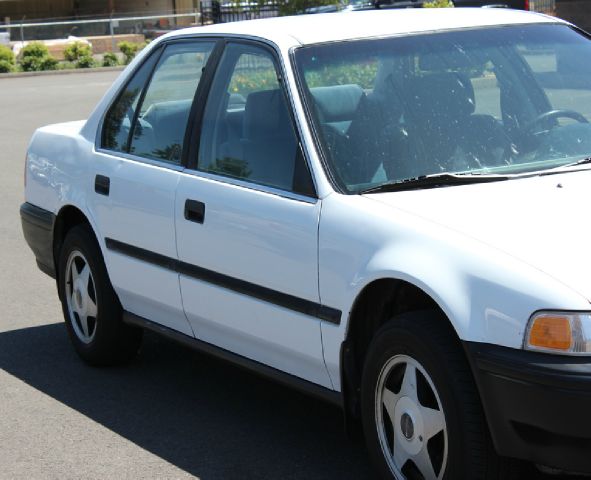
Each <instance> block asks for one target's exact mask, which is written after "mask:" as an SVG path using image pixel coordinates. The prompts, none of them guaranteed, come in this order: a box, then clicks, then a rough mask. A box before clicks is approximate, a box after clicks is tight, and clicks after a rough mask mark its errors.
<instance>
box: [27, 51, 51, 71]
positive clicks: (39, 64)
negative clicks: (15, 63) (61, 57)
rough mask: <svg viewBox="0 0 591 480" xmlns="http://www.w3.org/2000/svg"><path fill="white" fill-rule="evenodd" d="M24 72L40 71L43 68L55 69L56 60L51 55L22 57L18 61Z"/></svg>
mask: <svg viewBox="0 0 591 480" xmlns="http://www.w3.org/2000/svg"><path fill="white" fill-rule="evenodd" d="M20 64H21V67H22V69H23V71H24V72H41V71H43V70H57V64H58V61H57V60H56V59H55V58H53V57H52V56H51V55H47V56H45V57H31V56H28V57H23V58H22V59H21V61H20Z"/></svg>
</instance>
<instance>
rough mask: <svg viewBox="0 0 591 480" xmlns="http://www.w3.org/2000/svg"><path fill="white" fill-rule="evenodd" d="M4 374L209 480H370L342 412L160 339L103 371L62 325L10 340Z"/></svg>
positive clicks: (0, 336) (1, 344)
mask: <svg viewBox="0 0 591 480" xmlns="http://www.w3.org/2000/svg"><path fill="white" fill-rule="evenodd" d="M0 368H1V369H4V370H6V371H7V372H8V373H10V374H11V375H13V376H15V377H17V378H19V379H20V380H22V381H24V382H26V383H27V384H29V385H30V386H32V387H34V388H36V389H37V390H40V391H41V392H43V393H45V394H47V395H50V396H51V397H53V398H54V399H56V400H58V401H60V402H62V403H63V404H65V405H67V406H68V407H71V408H73V409H75V410H77V411H78V412H80V413H82V414H83V415H85V416H87V417H89V418H91V419H92V420H94V421H96V422H98V423H100V424H101V425H103V426H105V427H106V428H108V429H110V430H112V431H113V432H115V433H117V434H119V435H121V436H123V437H124V438H126V439H128V440H130V441H131V442H133V443H135V444H136V445H138V446H139V447H141V448H143V449H145V450H148V451H149V452H151V453H153V454H155V455H157V456H159V457H161V458H162V459H164V460H166V461H167V462H170V463H171V464H173V465H175V466H177V467H179V468H181V469H183V470H185V471H186V472H188V473H190V474H192V475H195V476H198V477H200V478H201V479H204V480H212V479H224V480H229V479H234V478H236V479H238V478H240V479H254V478H256V479H278V478H281V479H299V478H306V479H342V480H346V479H367V478H372V475H371V471H370V468H369V466H368V461H367V456H366V452H365V449H364V447H363V444H362V442H361V441H352V440H349V439H348V438H347V436H346V435H345V433H344V429H343V419H342V415H341V413H340V411H339V409H338V408H336V407H333V406H331V405H329V404H326V403H324V402H322V401H320V400H316V399H314V398H311V397H308V396H305V395H303V394H300V393H298V392H295V391H293V390H291V389H288V388H286V387H283V386H281V385H277V384H275V383H272V382H271V381H267V380H265V379H263V378H260V377H258V376H256V375H254V374H251V373H249V372H246V371H244V370H241V369H239V368H236V367H234V366H231V365H229V364H226V363H224V362H222V361H219V360H216V359H213V358H211V357H208V356H206V355H202V354H199V353H197V352H194V351H192V350H190V349H187V348H184V347H181V346H179V345H176V344H174V343H172V342H170V341H168V340H166V339H164V338H160V337H158V336H156V335H155V334H150V333H147V334H146V336H145V339H144V344H143V346H142V350H141V352H140V355H139V356H138V357H137V359H136V360H134V361H133V362H132V363H131V364H130V365H128V366H125V367H118V368H105V369H99V368H92V367H89V366H87V365H85V364H84V363H82V361H80V360H79V359H78V357H77V356H76V355H75V353H74V351H73V349H72V348H71V346H70V344H69V341H68V338H67V334H66V330H65V326H64V325H63V324H52V325H46V326H40V327H31V328H25V329H21V330H14V331H9V332H4V333H0Z"/></svg>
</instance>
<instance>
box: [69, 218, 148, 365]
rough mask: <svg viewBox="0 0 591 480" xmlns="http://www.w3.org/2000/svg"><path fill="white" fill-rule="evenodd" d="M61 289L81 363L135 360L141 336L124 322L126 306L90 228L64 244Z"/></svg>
mask: <svg viewBox="0 0 591 480" xmlns="http://www.w3.org/2000/svg"><path fill="white" fill-rule="evenodd" d="M58 289H59V293H60V299H61V301H62V310H63V313H64V319H65V320H66V326H67V328H68V333H69V335H70V339H71V341H72V343H73V345H74V348H75V349H76V351H77V352H78V354H79V355H80V357H82V359H84V360H85V361H86V362H87V363H89V364H91V365H113V364H117V363H123V362H126V361H128V360H130V359H131V358H133V357H134V356H135V354H136V353H137V351H138V349H139V346H140V343H141V339H142V331H141V330H140V329H138V328H135V327H130V326H129V325H126V324H125V323H123V320H122V314H123V310H122V308H121V304H120V303H119V299H118V298H117V294H116V293H115V291H114V289H113V286H112V285H111V282H110V280H109V275H108V274H107V269H106V267H105V264H104V261H103V257H102V254H101V250H100V248H99V246H98V244H97V241H96V238H95V237H94V234H93V233H92V230H91V229H90V228H89V227H88V226H85V225H79V226H75V227H73V228H72V229H71V230H70V231H69V232H68V233H67V235H66V237H65V239H64V242H63V244H62V246H61V250H60V255H59V262H58Z"/></svg>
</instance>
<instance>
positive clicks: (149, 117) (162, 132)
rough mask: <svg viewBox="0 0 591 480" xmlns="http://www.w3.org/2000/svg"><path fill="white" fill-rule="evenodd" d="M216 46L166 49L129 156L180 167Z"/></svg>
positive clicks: (136, 126) (144, 102) (141, 110)
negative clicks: (195, 105) (193, 110)
mask: <svg viewBox="0 0 591 480" xmlns="http://www.w3.org/2000/svg"><path fill="white" fill-rule="evenodd" d="M213 47H214V44H213V43H206V42H198V43H180V44H174V45H170V46H168V47H167V48H166V50H165V51H164V53H163V54H162V57H161V58H160V60H159V62H158V66H157V67H156V70H155V72H154V75H153V77H152V80H151V81H150V84H149V86H148V88H147V91H146V93H145V95H144V98H143V100H142V102H141V106H140V107H139V109H138V111H139V113H138V116H137V119H136V121H135V123H134V131H133V136H132V138H131V146H130V149H129V153H133V154H134V155H137V156H140V157H146V158H150V159H154V160H162V161H166V162H171V163H174V164H180V162H181V153H182V147H183V140H184V136H185V130H186V128H187V121H188V119H189V113H190V111H191V105H192V104H193V98H194V97H195V92H196V91H197V87H198V85H199V81H200V79H201V74H202V71H203V68H204V67H205V64H206V62H207V59H208V58H209V54H210V53H211V51H212V50H213Z"/></svg>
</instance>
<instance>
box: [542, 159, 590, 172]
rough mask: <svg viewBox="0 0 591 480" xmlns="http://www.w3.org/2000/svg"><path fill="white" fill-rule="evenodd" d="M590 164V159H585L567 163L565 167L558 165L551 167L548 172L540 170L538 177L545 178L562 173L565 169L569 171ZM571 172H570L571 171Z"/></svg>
mask: <svg viewBox="0 0 591 480" xmlns="http://www.w3.org/2000/svg"><path fill="white" fill-rule="evenodd" d="M590 163H591V157H585V158H582V159H581V160H577V161H576V162H571V163H567V164H565V165H560V166H559V167H553V168H550V169H549V170H542V171H541V172H538V175H540V176H545V175H555V174H557V173H564V171H565V169H569V168H572V167H578V166H580V165H588V164H590ZM571 171H572V170H571Z"/></svg>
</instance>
